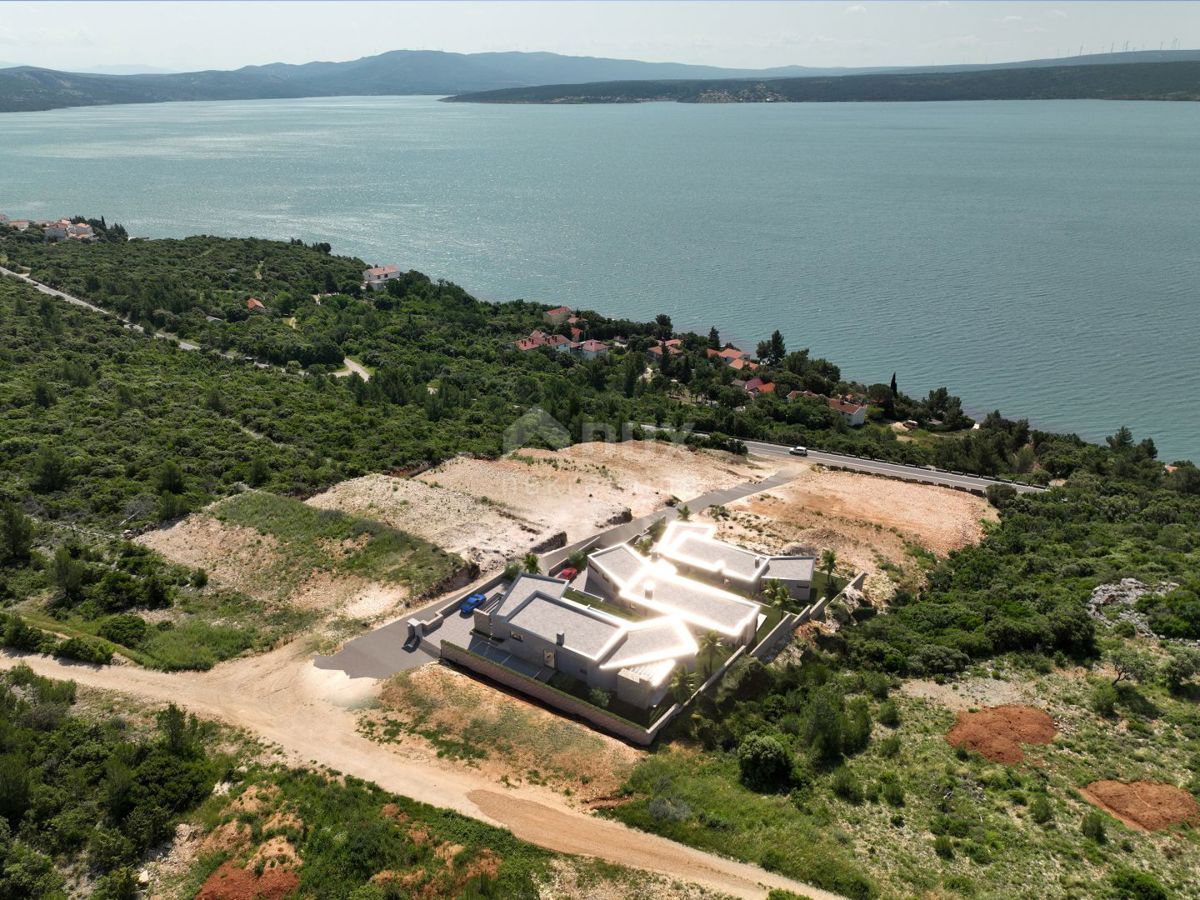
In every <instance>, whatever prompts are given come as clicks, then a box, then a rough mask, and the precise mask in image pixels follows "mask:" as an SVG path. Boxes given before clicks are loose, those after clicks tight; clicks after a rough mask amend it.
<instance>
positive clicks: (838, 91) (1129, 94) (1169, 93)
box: [450, 62, 1200, 103]
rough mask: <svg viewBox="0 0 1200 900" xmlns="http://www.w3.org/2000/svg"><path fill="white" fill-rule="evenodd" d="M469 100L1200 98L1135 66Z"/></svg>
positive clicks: (600, 87) (1170, 67) (637, 84)
mask: <svg viewBox="0 0 1200 900" xmlns="http://www.w3.org/2000/svg"><path fill="white" fill-rule="evenodd" d="M450 99H451V100H455V101H459V102H466V103H644V102H647V101H664V100H674V101H677V102H680V103H768V102H790V103H846V102H912V101H931V100H1200V63H1195V62H1168V63H1133V64H1126V65H1096V66H1060V67H1057V68H1028V69H992V70H985V71H980V72H913V73H907V72H906V73H883V74H878V75H839V76H836V77H824V78H818V77H811V76H810V77H805V78H767V79H737V78H725V79H704V80H676V81H607V82H599V83H594V84H551V85H542V86H538V87H517V88H501V89H499V90H493V91H484V92H481V93H472V94H460V95H458V96H457V97H452V98H450Z"/></svg>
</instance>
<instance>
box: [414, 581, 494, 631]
mask: <svg viewBox="0 0 1200 900" xmlns="http://www.w3.org/2000/svg"><path fill="white" fill-rule="evenodd" d="M502 581H504V573H503V572H499V573H497V574H496V575H494V576H492V577H491V578H489V579H488V580H487V581H485V582H484V583H483V584H481V585H479V586H478V587H476V588H475V591H476V592H478V593H480V594H487V593H490V592H491V591H492V589H493V588H495V587H497V586H498V585H499V584H500V582H502ZM465 586H466V585H462V587H465ZM461 602H462V597H460V596H454V597H452V598H451V599H449V600H447V601H446V602H445V603H443V604H442V605H441V606H439V607H438V608H437V609H435V610H434V611H433V615H432V616H430V617H429V618H428V619H424V620H422V619H412V620H410V621H412V622H415V623H416V625H417V626H418V627H419V628H420V633H421V634H423V635H425V634H430V633H431V632H434V631H437V630H438V629H439V628H441V627H442V622H443V621H445V619H446V616H448V615H450V614H451V613H453V612H455V611H456V610H457V609H458V605H459V604H460V603H461Z"/></svg>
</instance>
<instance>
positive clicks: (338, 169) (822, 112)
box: [0, 97, 1200, 460]
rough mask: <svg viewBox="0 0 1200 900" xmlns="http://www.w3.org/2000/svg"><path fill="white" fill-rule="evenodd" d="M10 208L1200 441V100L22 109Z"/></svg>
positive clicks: (1188, 449)
mask: <svg viewBox="0 0 1200 900" xmlns="http://www.w3.org/2000/svg"><path fill="white" fill-rule="evenodd" d="M0 212H5V213H7V214H8V215H10V216H12V217H43V216H58V215H62V214H67V215H70V214H76V213H84V214H95V215H99V214H101V213H103V214H104V215H106V216H107V217H108V218H109V219H110V220H116V221H119V222H122V223H124V224H125V225H126V226H127V227H128V228H129V230H130V232H131V233H133V234H135V235H144V236H155V237H157V236H182V235H188V234H194V233H210V234H225V235H246V234H253V235H259V236H263V237H277V238H288V237H300V238H303V239H304V240H306V241H313V240H323V241H329V242H331V243H332V244H333V245H334V248H335V250H336V251H340V252H346V253H353V254H357V255H359V256H362V257H364V258H365V259H367V260H368V261H370V262H376V263H384V262H396V263H399V264H401V265H403V266H406V267H413V268H417V269H421V270H422V271H425V272H427V273H429V274H430V275H433V276H434V277H444V278H448V279H450V280H453V281H457V282H459V283H461V284H462V285H464V286H465V287H466V288H468V289H469V290H471V291H473V292H474V293H476V294H478V295H480V296H483V297H488V298H494V299H508V298H516V297H525V298H528V299H537V300H544V301H551V302H554V303H559V302H563V303H567V304H569V305H571V306H575V307H583V308H594V309H597V310H600V311H602V312H605V313H608V314H611V315H618V316H629V317H636V318H648V317H651V316H653V315H655V314H656V313H660V312H665V313H669V314H670V315H671V316H672V317H673V319H674V320H675V322H676V324H677V325H681V326H691V327H695V328H697V329H703V330H707V328H708V327H709V325H712V324H715V325H717V326H718V327H719V328H720V329H721V332H722V335H723V336H725V337H727V338H731V339H734V340H739V341H742V342H744V343H745V344H746V345H748V346H752V345H753V343H754V342H755V341H757V340H759V339H761V338H762V337H764V336H766V335H767V334H769V333H770V331H771V330H772V329H774V328H776V327H778V328H779V329H780V330H781V331H782V332H783V333H784V335H785V337H786V339H787V342H788V344H789V346H791V347H794V348H796V347H804V346H807V347H810V348H811V349H812V351H813V353H815V354H818V355H822V356H827V357H829V358H830V359H832V360H834V361H835V362H837V363H839V364H840V365H841V366H842V368H843V371H844V372H845V373H846V374H847V375H848V376H850V377H853V378H856V379H861V380H864V381H868V382H874V381H887V379H888V378H889V377H890V376H891V374H892V372H893V370H895V371H896V372H897V373H898V375H897V377H898V379H899V382H900V385H901V387H902V388H904V389H905V390H907V391H909V392H910V393H924V392H925V391H926V390H928V389H929V388H931V387H935V386H937V385H941V384H945V385H947V386H949V387H950V388H951V390H952V391H954V392H956V393H958V394H960V395H961V396H962V397H963V399H964V402H965V405H966V406H967V408H968V409H969V410H972V411H977V412H982V411H987V410H990V409H994V408H999V409H1001V410H1002V411H1003V412H1004V413H1006V414H1008V415H1014V416H1015V415H1023V416H1027V417H1029V418H1030V419H1031V420H1032V421H1033V422H1034V423H1035V424H1036V425H1039V426H1042V427H1046V428H1052V429H1057V430H1069V431H1077V432H1079V433H1080V434H1082V435H1084V436H1085V437H1088V438H1092V439H1099V438H1102V437H1103V436H1104V435H1106V434H1108V433H1111V432H1112V431H1114V430H1115V429H1116V428H1117V427H1118V426H1120V425H1122V424H1127V425H1129V426H1130V427H1131V428H1133V429H1134V431H1135V433H1136V435H1137V437H1138V438H1141V437H1143V436H1146V435H1149V436H1151V437H1153V438H1154V440H1155V442H1156V443H1157V444H1158V447H1159V450H1160V455H1161V456H1162V457H1163V458H1165V459H1168V460H1170V459H1175V458H1179V457H1191V458H1195V459H1200V366H1198V365H1197V349H1198V347H1200V227H1198V215H1200V105H1198V104H1188V103H1175V104H1171V103H1119V102H1098V101H1053V102H977V103H925V104H920V103H916V104H870V103H859V104H826V105H805V104H775V105H769V104H760V105H716V106H695V105H676V104H657V103H656V104H643V105H633V106H563V107H559V106H482V105H478V106H477V105H465V104H447V103H440V102H438V101H437V100H436V99H434V98H429V97H392V98H338V99H312V100H286V101H251V102H228V103H190V104H184V103H178V104H158V105H148V106H116V107H104V108H93V109H71V110H58V111H53V112H42V113H21V114H5V115H3V116H0Z"/></svg>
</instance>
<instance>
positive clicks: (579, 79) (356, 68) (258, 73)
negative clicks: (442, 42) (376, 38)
mask: <svg viewBox="0 0 1200 900" xmlns="http://www.w3.org/2000/svg"><path fill="white" fill-rule="evenodd" d="M1179 61H1200V51H1198V50H1174V51H1141V52H1131V53H1114V54H1097V55H1093V56H1078V57H1072V58H1070V59H1060V60H1029V61H1025V62H1014V63H997V64H993V65H989V66H926V67H907V68H905V67H900V68H891V69H884V68H873V69H828V68H825V69H821V68H806V67H804V66H783V67H778V68H773V69H723V68H718V67H715V66H694V65H687V64H684V63H654V62H641V61H638V60H628V59H603V58H597V57H582V56H560V55H558V54H555V53H469V54H464V53H444V52H441V51H434V50H395V51H392V52H390V53H382V54H380V55H378V56H368V57H364V58H363V59H357V60H353V61H350V62H312V63H305V64H303V65H291V64H285V63H272V64H270V65H265V66H246V67H244V68H241V69H236V70H232V71H217V70H213V71H205V72H185V73H180V74H138V75H123V74H91V73H79V72H60V71H56V70H53V69H41V68H37V67H33V66H17V67H13V68H8V69H0V112H18V111H34V110H45V109H58V108H61V107H68V106H99V105H106V104H114V103H162V102H171V101H181V100H261V99H276V98H289V97H336V96H371V95H376V96H377V95H402V94H442V95H445V94H457V95H462V94H465V93H474V92H482V91H493V90H500V89H510V88H527V87H531V86H536V85H552V86H555V87H556V88H561V86H563V85H576V84H589V85H590V84H591V83H614V82H627V81H628V82H640V83H642V84H650V83H662V82H666V81H675V80H698V79H703V80H721V81H734V80H744V79H768V80H771V81H772V82H776V81H779V80H793V79H795V80H801V79H809V78H824V79H826V80H828V79H830V78H831V77H837V78H841V77H859V76H865V75H873V74H883V73H889V74H903V75H910V74H915V73H941V74H946V73H966V72H976V71H995V70H1002V69H1018V68H1019V69H1032V68H1044V67H1054V68H1056V69H1062V68H1073V67H1077V66H1103V67H1106V68H1112V67H1114V66H1117V65H1130V64H1133V65H1136V64H1139V63H1142V64H1144V63H1147V62H1179ZM722 90H725V89H722ZM460 99H464V98H461V97H460ZM629 99H635V98H634V97H633V96H630V97H629ZM643 99H645V98H643ZM670 99H685V98H683V97H675V98H670ZM508 102H549V101H547V100H535V101H528V100H525V101H514V100H509V101H508Z"/></svg>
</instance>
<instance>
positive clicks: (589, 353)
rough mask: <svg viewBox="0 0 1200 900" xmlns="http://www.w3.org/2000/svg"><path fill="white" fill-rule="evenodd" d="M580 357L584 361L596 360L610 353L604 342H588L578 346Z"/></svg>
mask: <svg viewBox="0 0 1200 900" xmlns="http://www.w3.org/2000/svg"><path fill="white" fill-rule="evenodd" d="M576 348H577V349H578V352H579V355H580V356H582V357H583V358H584V359H595V358H596V357H597V356H603V355H604V354H605V353H607V352H608V344H606V343H604V341H596V340H586V341H583V342H581V343H579V344H577V345H576Z"/></svg>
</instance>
